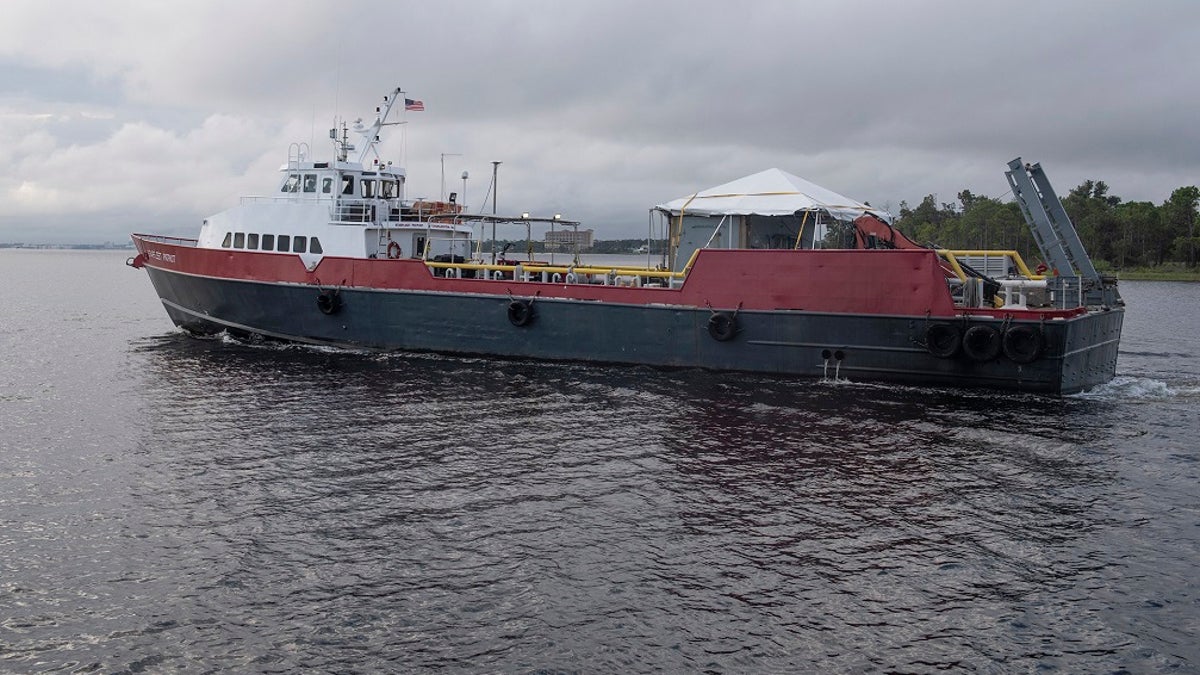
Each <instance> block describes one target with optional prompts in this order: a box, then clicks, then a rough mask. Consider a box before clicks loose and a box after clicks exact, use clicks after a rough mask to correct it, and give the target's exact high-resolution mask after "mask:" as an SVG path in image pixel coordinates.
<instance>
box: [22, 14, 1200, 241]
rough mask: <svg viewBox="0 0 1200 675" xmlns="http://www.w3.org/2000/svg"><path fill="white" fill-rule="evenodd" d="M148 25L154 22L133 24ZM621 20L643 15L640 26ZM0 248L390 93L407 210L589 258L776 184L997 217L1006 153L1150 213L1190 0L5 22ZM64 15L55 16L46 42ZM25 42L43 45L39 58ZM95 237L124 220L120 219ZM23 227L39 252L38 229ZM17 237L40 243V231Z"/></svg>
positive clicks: (165, 200) (1185, 51)
mask: <svg viewBox="0 0 1200 675" xmlns="http://www.w3.org/2000/svg"><path fill="white" fill-rule="evenodd" d="M159 5H161V6H159ZM647 5H649V6H647ZM5 11H6V21H5V23H4V24H3V25H0V71H2V72H3V73H4V77H3V78H0V82H2V83H3V84H2V85H0V142H3V143H4V146H5V147H6V148H8V149H9V150H10V153H11V160H10V161H9V162H7V163H6V165H5V166H4V167H3V168H0V192H3V194H4V197H5V199H4V201H3V202H0V203H3V204H4V206H0V241H4V240H11V239H14V238H15V234H17V233H20V234H21V238H24V239H27V240H28V239H34V238H38V237H39V235H41V238H42V239H45V240H51V239H52V238H61V237H70V238H74V239H78V240H86V241H102V240H106V239H118V238H120V237H122V236H124V234H126V230H129V229H134V227H135V225H136V226H137V227H138V228H141V229H158V230H170V231H173V232H184V233H186V232H189V231H192V230H193V229H194V225H195V223H198V222H199V219H200V218H202V217H204V216H205V215H208V214H209V213H211V212H214V211H217V210H220V209H222V208H225V207H226V206H229V205H232V204H233V203H236V198H237V196H238V195H239V194H241V193H262V192H264V191H266V190H267V189H270V187H271V186H272V185H273V183H274V180H275V177H274V171H275V170H276V169H277V168H278V165H279V164H280V163H282V161H283V160H284V159H285V158H286V149H287V145H288V143H289V142H291V141H294V140H305V141H308V140H313V142H314V146H315V149H316V150H317V151H318V154H321V155H326V154H328V148H327V146H326V144H325V142H324V140H323V139H324V138H325V135H326V130H327V129H328V127H329V126H330V121H331V118H332V116H333V115H334V114H335V113H340V114H342V115H344V116H346V117H348V118H350V119H351V120H353V119H354V118H355V117H358V116H363V117H367V116H369V112H370V111H371V110H373V108H374V105H375V104H376V101H377V100H378V97H379V96H380V95H382V94H383V93H385V92H386V91H388V90H389V89H390V88H391V87H392V86H395V85H398V84H399V85H403V86H404V87H405V89H406V90H407V91H408V92H410V95H411V96H413V97H415V98H421V99H423V100H424V101H425V103H426V106H427V112H425V113H412V114H410V115H409V116H408V120H409V122H410V124H408V125H407V126H406V128H405V133H404V138H403V140H402V139H400V138H392V139H390V140H389V141H388V142H387V144H386V146H385V147H386V150H387V151H388V153H389V155H390V156H393V157H395V158H397V159H404V160H405V161H406V163H407V165H408V167H409V171H410V176H411V179H410V186H411V187H412V189H413V191H414V193H415V194H424V195H429V196H432V195H435V194H437V192H438V191H439V190H440V169H441V167H440V161H439V160H440V155H441V153H459V154H461V156H455V157H448V158H447V160H446V163H447V164H446V166H447V176H450V177H453V180H451V181H448V182H449V183H450V185H449V187H450V188H452V189H458V190H460V189H461V182H460V181H459V180H458V178H457V177H458V176H459V175H460V174H461V172H462V171H463V170H469V171H470V173H471V176H472V178H471V180H470V181H469V185H468V200H469V201H477V200H479V199H481V198H482V196H483V192H484V190H485V188H486V182H487V177H488V176H489V175H490V167H491V165H490V161H491V160H502V161H503V162H504V164H503V165H502V168H501V178H500V190H501V191H500V202H501V209H502V210H511V211H526V210H527V211H531V212H538V213H543V212H544V213H551V212H561V213H564V214H566V215H568V216H570V217H574V218H579V219H582V220H584V221H585V222H586V223H587V225H589V226H592V227H594V228H595V229H597V231H598V233H599V236H601V237H602V238H603V237H618V236H634V235H636V234H637V233H640V232H642V231H644V228H645V223H646V215H645V214H646V210H647V209H648V208H649V207H651V206H652V205H653V204H655V203H658V202H662V201H667V200H669V199H673V198H675V197H678V196H680V195H683V194H688V193H690V192H692V191H695V190H698V189H703V188H705V187H709V186H711V185H715V184H718V183H722V182H726V181H728V180H732V179H734V178H737V177H740V176H742V175H746V174H749V173H753V172H756V171H759V170H762V169H764V168H769V167H774V166H777V167H779V168H782V169H785V170H787V171H790V172H792V173H796V174H798V175H802V176H804V177H806V178H809V179H810V180H813V181H814V182H817V183H819V184H822V185H826V186H827V187H829V188H831V189H834V190H837V191H839V192H842V193H844V194H847V195H849V196H853V197H855V198H858V199H863V200H868V201H871V203H873V204H876V205H889V206H890V207H891V208H893V209H895V208H897V207H898V205H899V203H900V201H901V200H907V201H909V202H916V201H919V200H920V199H921V198H922V197H923V196H924V195H925V194H928V193H936V194H938V195H939V198H940V199H941V200H942V201H952V200H953V196H954V194H955V193H956V192H957V191H958V190H960V189H962V188H969V189H971V190H972V191H975V192H978V193H983V194H989V195H993V196H1000V195H1003V194H1004V193H1005V191H1006V190H1007V184H1006V182H1005V181H1004V178H1003V175H1002V172H1003V169H1004V166H1005V163H1006V162H1007V161H1008V160H1009V159H1012V158H1013V157H1015V156H1017V155H1022V156H1025V157H1026V158H1027V159H1031V160H1038V161H1041V162H1043V164H1044V165H1045V166H1046V167H1047V170H1048V172H1049V173H1050V176H1051V178H1052V179H1053V180H1054V182H1055V184H1056V185H1057V186H1058V187H1059V189H1060V191H1063V192H1065V191H1066V190H1067V189H1069V188H1070V187H1073V186H1074V185H1076V184H1078V183H1079V182H1081V181H1082V180H1084V179H1086V178H1099V179H1103V180H1105V181H1107V182H1108V183H1109V185H1110V186H1111V188H1112V191H1113V192H1114V193H1115V194H1117V195H1119V196H1121V197H1123V198H1125V199H1131V200H1132V199H1147V200H1151V201H1156V202H1159V201H1162V200H1163V199H1165V198H1166V197H1167V196H1168V195H1169V194H1170V191H1171V190H1172V189H1174V188H1176V187H1179V186H1182V185H1190V184H1195V183H1196V182H1197V177H1198V176H1200V131H1198V130H1197V125H1196V124H1195V122H1194V119H1192V118H1193V117H1194V111H1195V110H1196V109H1197V99H1198V97H1200V94H1198V93H1197V89H1196V87H1195V85H1194V82H1193V80H1194V75H1193V72H1194V64H1195V63H1197V62H1200V59H1198V58H1197V57H1198V56H1200V54H1198V53H1197V52H1198V51H1200V48H1198V47H1197V44H1198V40H1200V4H1194V3H1174V2H1165V1H1163V2H1148V3H1142V4H1140V5H1138V6H1133V5H1128V4H1121V3H1115V2H1114V3H1109V2H1081V1H1067V2H1055V3H1042V2H1027V1H1024V0H1021V1H1017V2H1008V3H1000V4H998V3H992V4H991V5H988V6H976V5H974V4H969V3H961V2H943V1H927V2H910V3H890V2H804V3H796V2H747V3H741V4H732V5H731V4H729V3H719V2H715V1H711V0H710V1H692V2H686V3H684V2H656V3H635V2H630V1H626V0H620V1H616V2H603V3H591V2H586V3H585V2H580V3H561V2H519V3H518V2H488V3H481V2H466V1H458V2H453V1H451V2H441V3H437V4H431V3H413V4H409V5H401V4H395V3H388V4H383V3H372V2H342V3H316V2H314V3H301V4H299V5H297V6H291V7H289V8H288V9H287V11H281V6H280V5H279V4H278V3H272V2H236V3H235V2H194V3H159V4H151V5H146V4H145V3H136V2H127V3H124V2H115V1H114V2H107V3H103V4H100V3H83V2H80V3H76V4H74V5H72V4H71V3H67V4H66V6H64V5H63V3H34V2H14V3H8V4H6V8H5ZM64 17H67V18H65V19H64ZM46 36H53V39H47V38H46ZM121 214H127V215H126V218H125V219H124V220H123V219H122V217H121ZM43 228H44V229H43ZM43 233H44V234H43Z"/></svg>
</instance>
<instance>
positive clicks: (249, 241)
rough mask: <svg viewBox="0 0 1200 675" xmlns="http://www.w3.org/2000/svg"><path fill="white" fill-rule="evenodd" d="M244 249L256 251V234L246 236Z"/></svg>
mask: <svg viewBox="0 0 1200 675" xmlns="http://www.w3.org/2000/svg"><path fill="white" fill-rule="evenodd" d="M246 248H248V249H250V250H252V251H257V250H258V234H257V233H255V234H248V235H246Z"/></svg>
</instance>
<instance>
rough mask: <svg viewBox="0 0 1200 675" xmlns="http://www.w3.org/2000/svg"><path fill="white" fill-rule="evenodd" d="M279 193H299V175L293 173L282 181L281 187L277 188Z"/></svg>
mask: <svg viewBox="0 0 1200 675" xmlns="http://www.w3.org/2000/svg"><path fill="white" fill-rule="evenodd" d="M279 191H280V192H299V191H300V174H298V173H293V174H291V175H289V176H288V177H287V180H286V181H284V183H283V187H281V188H279Z"/></svg>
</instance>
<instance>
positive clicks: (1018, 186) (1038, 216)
mask: <svg viewBox="0 0 1200 675" xmlns="http://www.w3.org/2000/svg"><path fill="white" fill-rule="evenodd" d="M1008 169H1009V170H1008V171H1005V172H1004V175H1005V176H1007V177H1008V184H1009V185H1010V186H1011V187H1012V192H1013V197H1015V198H1016V200H1017V204H1020V206H1021V213H1022V214H1023V215H1024V216H1025V222H1026V223H1028V224H1029V229H1030V230H1031V231H1032V232H1033V238H1034V240H1035V241H1036V242H1037V245H1038V248H1039V249H1040V250H1041V252H1042V256H1043V257H1045V259H1046V263H1047V264H1049V265H1050V267H1051V269H1053V270H1054V273H1055V274H1056V275H1061V276H1064V277H1071V276H1075V274H1076V271H1078V274H1079V277H1080V278H1081V279H1083V280H1084V281H1085V282H1091V283H1093V284H1095V285H1096V286H1100V285H1102V284H1103V280H1102V279H1101V278H1100V274H1099V273H1098V272H1097V271H1096V268H1095V266H1093V265H1092V259H1091V258H1089V257H1088V254H1087V251H1085V250H1083V242H1082V241H1080V240H1079V233H1078V232H1076V231H1075V226H1074V225H1073V224H1072V223H1071V219H1070V218H1069V217H1068V216H1067V212H1066V211H1065V210H1063V206H1062V202H1061V201H1059V199H1058V195H1057V194H1055V193H1054V188H1052V187H1050V181H1049V179H1047V178H1046V172H1045V171H1043V170H1042V165H1041V164H1025V163H1023V162H1022V161H1021V158H1020V157H1018V158H1016V159H1014V160H1013V161H1011V162H1009V163H1008Z"/></svg>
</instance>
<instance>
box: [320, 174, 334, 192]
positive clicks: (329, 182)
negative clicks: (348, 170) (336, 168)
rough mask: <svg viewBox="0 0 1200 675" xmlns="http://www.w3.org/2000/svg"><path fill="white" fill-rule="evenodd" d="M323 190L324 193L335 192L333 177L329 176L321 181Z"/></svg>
mask: <svg viewBox="0 0 1200 675" xmlns="http://www.w3.org/2000/svg"><path fill="white" fill-rule="evenodd" d="M321 192H322V193H324V194H329V193H330V192H333V179H332V178H328V177H327V178H325V179H324V180H322V181H321Z"/></svg>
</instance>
